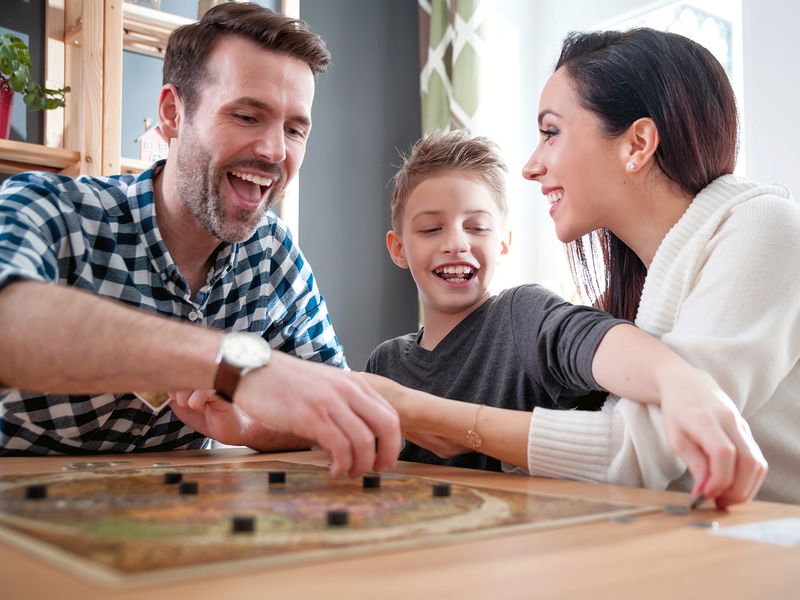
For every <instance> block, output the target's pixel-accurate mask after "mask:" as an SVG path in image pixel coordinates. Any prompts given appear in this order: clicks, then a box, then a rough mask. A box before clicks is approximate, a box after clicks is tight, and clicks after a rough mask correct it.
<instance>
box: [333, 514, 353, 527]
mask: <svg viewBox="0 0 800 600" xmlns="http://www.w3.org/2000/svg"><path fill="white" fill-rule="evenodd" d="M349 520H350V513H348V512H347V511H346V510H329V511H328V525H329V526H332V527H342V526H344V525H347V523H348V521H349Z"/></svg>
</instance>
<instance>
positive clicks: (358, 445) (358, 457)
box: [329, 403, 376, 477]
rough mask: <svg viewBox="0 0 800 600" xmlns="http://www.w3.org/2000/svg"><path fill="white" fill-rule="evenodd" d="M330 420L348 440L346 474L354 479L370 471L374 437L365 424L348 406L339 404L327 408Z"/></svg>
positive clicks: (373, 460)
mask: <svg viewBox="0 0 800 600" xmlns="http://www.w3.org/2000/svg"><path fill="white" fill-rule="evenodd" d="M329 410H330V411H331V412H330V416H331V420H332V421H333V422H334V423H335V424H336V426H337V427H338V428H339V429H340V430H341V432H342V433H343V435H344V436H345V437H346V438H347V439H348V440H349V442H350V448H351V451H352V462H351V465H350V469H349V470H348V471H347V474H348V475H349V476H350V477H355V476H357V475H360V474H361V473H366V472H367V471H371V470H372V469H373V467H374V465H375V453H376V452H375V436H374V435H373V433H372V431H370V428H369V427H368V426H367V424H366V423H365V422H364V421H362V420H361V418H360V417H359V416H358V415H357V414H356V413H355V412H353V410H352V409H351V407H350V405H349V404H347V403H341V404H339V405H333V406H331V407H329Z"/></svg>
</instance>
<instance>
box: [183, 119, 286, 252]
mask: <svg viewBox="0 0 800 600" xmlns="http://www.w3.org/2000/svg"><path fill="white" fill-rule="evenodd" d="M187 133H189V135H186V134H187ZM183 134H184V140H183V142H184V143H182V144H181V145H180V146H179V148H178V157H177V165H178V182H177V191H178V196H179V197H180V198H181V199H182V200H183V203H184V205H185V206H186V208H187V209H189V212H191V213H192V216H194V218H195V219H197V222H198V223H199V224H200V226H201V227H202V228H203V229H204V230H205V231H206V232H208V233H209V234H210V235H213V236H214V237H216V238H217V239H219V240H222V241H223V242H228V243H233V242H242V241H244V240H247V239H249V238H250V237H251V236H252V235H253V234H254V233H255V231H256V229H257V228H258V225H259V223H260V222H261V219H262V218H263V217H264V213H266V212H267V210H268V209H269V207H270V206H272V205H273V204H275V203H276V202H278V201H279V200H281V199H282V198H283V196H284V192H285V187H286V186H285V185H284V179H283V176H282V174H280V173H276V175H275V181H274V183H273V184H272V185H273V187H272V188H271V189H270V191H269V192H268V194H269V196H268V199H267V201H266V202H264V205H263V206H262V207H260V208H259V209H258V210H256V211H249V210H243V209H237V208H233V207H231V209H230V210H229V213H232V214H230V216H229V217H228V218H227V219H226V217H225V207H224V201H223V198H222V195H221V194H220V184H221V182H222V178H223V177H227V172H228V170H229V169H231V168H235V166H229V167H225V168H215V166H214V164H213V162H212V160H211V155H210V154H209V153H208V152H207V151H206V149H205V147H204V146H203V145H202V144H201V143H200V142H199V141H198V140H197V137H196V136H195V135H193V133H191V129H190V128H189V127H186V128H185V129H184V131H183ZM187 138H189V139H187ZM257 162H259V163H260V164H259V165H258V167H259V168H261V169H262V170H264V171H276V170H277V169H276V167H274V166H271V167H270V168H267V169H265V168H264V165H263V161H257ZM237 166H239V167H240V168H241V167H243V166H245V165H244V164H242V163H241V162H240V164H239V165H237ZM253 166H255V165H253Z"/></svg>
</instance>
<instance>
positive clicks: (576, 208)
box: [522, 68, 626, 242]
mask: <svg viewBox="0 0 800 600" xmlns="http://www.w3.org/2000/svg"><path fill="white" fill-rule="evenodd" d="M539 130H540V139H539V145H538V146H537V147H536V149H535V150H534V152H533V154H532V155H531V157H530V159H529V160H528V162H527V164H526V165H525V167H524V168H523V169H522V175H523V177H525V178H526V179H530V180H534V181H538V182H539V183H540V184H542V194H544V195H545V196H546V197H547V200H548V201H549V203H550V216H551V217H552V219H553V221H554V223H555V227H556V235H557V236H558V239H559V240H561V241H562V242H571V241H573V240H576V239H578V238H580V237H581V236H582V235H584V234H586V233H589V232H590V231H594V230H595V229H599V228H602V227H608V228H610V229H613V225H614V223H615V221H617V220H619V218H621V217H620V213H621V212H624V210H625V208H624V206H625V203H624V202H622V201H621V198H622V197H623V196H624V192H625V189H624V186H625V179H626V173H625V163H626V158H625V148H623V144H624V142H623V140H622V139H620V140H615V139H611V138H608V137H607V136H605V135H604V134H603V133H602V132H601V130H600V123H599V121H598V119H597V117H596V116H595V115H594V113H592V112H589V111H588V110H586V109H585V108H583V107H582V106H581V105H580V103H579V102H578V97H577V94H576V92H575V90H574V89H573V85H572V80H571V79H570V77H569V76H568V75H567V72H566V70H565V69H563V68H561V69H559V70H558V71H556V72H555V73H554V74H553V76H552V77H550V80H549V81H548V82H547V85H545V87H544V90H542V97H541V99H540V104H539ZM622 218H624V215H623V216H622Z"/></svg>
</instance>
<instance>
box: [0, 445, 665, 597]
mask: <svg viewBox="0 0 800 600" xmlns="http://www.w3.org/2000/svg"><path fill="white" fill-rule="evenodd" d="M275 470H282V471H285V473H286V482H285V483H283V484H271V483H268V473H269V472H271V471H275ZM175 471H180V473H181V475H182V478H183V481H184V482H186V481H193V482H197V484H198V493H197V494H196V495H179V493H178V491H177V486H176V485H170V484H168V483H165V474H166V473H168V472H175ZM432 483H433V482H432V481H430V480H425V479H421V478H413V477H406V476H399V475H384V476H383V477H382V478H381V480H380V484H379V487H378V488H376V489H364V488H363V487H362V483H361V479H355V480H347V479H345V480H331V479H330V478H329V477H328V475H327V470H326V469H324V468H322V467H317V466H312V465H302V464H295V463H288V462H281V461H270V460H266V461H257V462H246V463H217V464H209V465H199V466H185V467H180V468H176V467H145V468H134V469H124V470H99V471H94V472H72V473H58V474H51V475H25V476H5V477H0V537H2V538H4V539H6V540H9V541H11V542H12V543H15V544H18V545H20V546H21V547H24V548H26V549H27V550H29V551H32V552H35V553H37V554H38V555H40V556H44V557H46V558H49V559H51V560H54V561H57V562H58V563H60V564H61V565H63V566H66V567H67V568H69V569H70V570H73V571H75V572H78V573H79V574H82V575H84V576H87V577H90V578H92V579H94V580H96V581H100V582H104V583H106V584H116V585H123V586H127V585H145V584H148V583H155V582H163V581H170V580H176V579H181V578H185V577H196V576H198V575H200V576H207V575H210V574H213V573H231V572H235V571H236V570H237V569H243V568H248V567H250V568H265V567H270V566H277V565H285V564H296V563H298V562H305V561H313V560H331V559H336V558H339V557H343V556H353V555H356V554H364V553H374V552H376V551H379V550H381V551H388V550H392V549H397V548H409V547H415V546H416V547H420V546H422V547H425V546H429V545H431V544H434V543H448V542H452V541H457V540H464V539H470V538H475V537H477V536H487V535H499V534H502V533H509V532H511V533H516V532H522V531H528V530H532V529H537V528H552V527H563V526H566V525H572V524H576V523H580V522H586V521H591V520H599V519H608V518H611V517H615V516H622V515H631V514H636V513H642V512H650V511H655V510H658V508H657V507H652V506H651V507H647V506H633V505H626V504H616V503H610V502H603V501H593V500H585V499H578V498H569V497H562V496H555V495H547V494H528V493H521V492H511V491H498V490H493V489H488V488H478V487H470V486H463V485H455V484H453V485H452V487H451V488H450V496H449V497H444V498H439V497H434V496H433V494H432V492H431V489H432ZM33 484H44V485H46V486H47V488H46V489H47V492H46V497H45V498H39V499H26V491H29V489H30V488H31V487H34V488H35V487H38V486H37V485H33ZM332 509H345V510H347V511H348V512H349V524H348V525H346V526H330V525H328V524H327V523H326V514H327V512H328V511H330V510H332ZM237 515H238V516H242V515H244V516H249V517H253V518H254V524H255V530H254V531H252V532H249V533H248V532H246V533H236V532H234V531H233V530H232V528H231V519H232V517H233V516H237Z"/></svg>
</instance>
